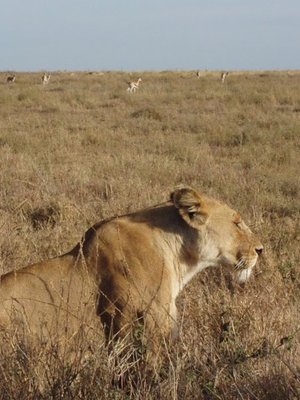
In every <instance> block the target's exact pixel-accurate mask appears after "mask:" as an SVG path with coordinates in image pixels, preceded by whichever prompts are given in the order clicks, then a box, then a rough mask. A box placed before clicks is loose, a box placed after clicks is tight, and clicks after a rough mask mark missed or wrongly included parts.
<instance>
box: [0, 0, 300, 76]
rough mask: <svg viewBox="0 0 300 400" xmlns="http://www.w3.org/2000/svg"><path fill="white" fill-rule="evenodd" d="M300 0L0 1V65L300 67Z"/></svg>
mask: <svg viewBox="0 0 300 400" xmlns="http://www.w3.org/2000/svg"><path fill="white" fill-rule="evenodd" d="M299 43H300V0H285V1H279V0H247V1H246V0H173V1H172V0H152V1H145V0H106V1H104V0H98V1H97V0H91V1H89V0H51V1H50V0H7V1H6V0H5V1H4V0H0V48H1V57H0V70H2V71H5V70H12V71H13V70H15V71H40V70H48V71H53V70H125V71H141V70H167V69H171V70H178V69H179V70H191V69H209V70H211V69H215V70H216V69H217V70H220V69H228V70H240V69H246V70H253V69H260V70H261V69H300V45H299Z"/></svg>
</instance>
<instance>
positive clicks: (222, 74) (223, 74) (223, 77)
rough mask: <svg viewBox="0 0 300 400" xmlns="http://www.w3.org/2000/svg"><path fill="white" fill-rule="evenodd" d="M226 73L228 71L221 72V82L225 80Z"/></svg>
mask: <svg viewBox="0 0 300 400" xmlns="http://www.w3.org/2000/svg"><path fill="white" fill-rule="evenodd" d="M228 74H229V72H222V73H221V81H222V83H224V82H225V79H226V78H227V76H228Z"/></svg>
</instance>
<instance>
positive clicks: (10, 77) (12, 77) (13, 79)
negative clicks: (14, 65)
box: [6, 75, 16, 83]
mask: <svg viewBox="0 0 300 400" xmlns="http://www.w3.org/2000/svg"><path fill="white" fill-rule="evenodd" d="M15 80H16V75H9V76H8V77H7V78H6V83H14V82H15Z"/></svg>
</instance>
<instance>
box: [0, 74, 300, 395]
mask: <svg viewBox="0 0 300 400" xmlns="http://www.w3.org/2000/svg"><path fill="white" fill-rule="evenodd" d="M7 75H8V74H6V73H4V72H3V73H0V188H1V190H0V233H1V234H0V272H1V273H4V272H7V271H10V270H15V269H19V268H21V267H22V266H25V265H28V264H31V263H34V262H37V261H40V260H43V259H47V258H50V257H53V256H56V255H58V254H62V253H64V252H66V251H68V250H70V249H71V248H72V247H73V246H74V245H75V244H76V243H77V242H78V241H79V240H80V238H81V237H82V235H83V233H84V232H85V231H86V230H87V228H88V227H90V226H91V225H92V224H94V223H95V222H97V221H100V220H101V219H103V218H106V217H110V216H113V215H118V214H123V213H127V212H130V211H134V210H137V209H141V208H143V207H147V206H150V205H152V204H156V203H159V202H162V201H165V200H167V199H168V197H169V194H170V192H171V191H172V190H173V189H174V187H175V186H176V185H178V184H187V185H190V186H192V187H195V188H196V189H198V190H199V191H202V192H203V193H205V194H208V195H210V196H213V197H216V198H218V199H221V200H222V201H224V202H226V203H228V204H229V205H231V207H232V208H234V209H236V210H238V211H239V212H240V213H241V214H242V216H243V217H244V219H245V220H246V222H247V223H248V224H249V225H250V226H251V228H252V230H254V231H255V232H256V233H257V234H258V235H259V236H260V238H261V240H262V242H263V244H264V246H265V254H264V256H263V259H262V260H260V262H259V264H258V265H257V267H256V269H255V274H254V275H253V277H252V278H251V280H250V281H249V282H248V283H247V284H246V285H245V286H244V287H238V286H237V285H236V284H234V283H233V282H232V281H231V280H230V278H229V277H228V275H227V273H226V271H221V270H207V271H205V272H203V273H201V274H199V275H198V276H197V277H196V278H195V279H194V280H193V281H192V282H191V283H190V284H189V285H188V286H187V287H186V288H185V290H184V292H183V293H182V295H180V297H179V299H178V306H179V309H180V318H181V321H182V322H181V327H182V329H181V335H180V341H179V343H178V344H177V346H176V348H175V349H166V351H169V359H170V362H169V367H168V368H166V370H165V371H164V373H163V374H161V376H160V378H157V380H156V381H155V382H152V383H149V382H147V380H146V381H143V380H141V384H140V385H139V386H138V387H137V388H134V389H132V391H131V393H127V394H125V393H124V392H122V391H120V390H119V389H118V388H117V387H113V386H112V385H111V379H112V370H113V367H112V365H113V364H112V361H111V360H110V359H109V356H108V355H107V352H106V350H105V347H104V344H103V337H102V335H101V332H100V333H99V347H98V349H96V350H95V351H94V352H93V356H92V357H91V358H90V360H89V363H88V364H87V365H85V366H84V367H82V364H81V363H73V364H72V365H70V364H68V363H67V362H66V361H65V360H62V359H60V358H59V357H56V356H55V353H54V352H53V354H51V357H50V356H49V357H48V358H47V362H46V363H45V362H44V363H43V364H42V365H39V367H38V368H37V364H38V361H39V356H38V355H39V354H40V353H37V352H36V351H34V350H33V349H28V348H27V347H26V346H25V347H22V345H19V346H17V347H15V345H13V344H11V346H10V345H9V344H6V345H5V346H2V348H1V350H0V353H1V367H0V398H1V399H14V398H18V399H52V398H55V399H56V398H57V399H58V398H67V399H69V398H70V399H73V398H74V399H75V398H76V399H78V398H79V399H102V398H103V399H121V398H134V399H146V400H148V399H158V398H159V399H160V398H161V399H205V400H208V399H209V400H210V399H247V400H248V399H251V400H252V399H253V400H254V399H255V400H256V399H259V400H263V399H272V400H277V399H278V400H282V399H298V398H300V368H299V366H300V345H299V342H300V318H299V317H300V268H299V261H300V251H299V248H300V222H299V215H300V185H299V183H300V181H299V171H300V157H299V150H300V139H299V138H300V72H298V71H272V72H268V71H262V72H231V73H230V74H229V75H228V77H227V79H226V80H225V82H224V83H222V82H221V80H220V73H217V72H210V71H205V72H203V73H202V74H201V76H200V78H199V79H198V78H197V76H196V73H195V72H193V71H176V72H172V71H163V72H138V73H132V74H128V73H124V72H104V73H91V72H73V73H70V72H56V73H52V76H51V79H50V81H49V83H48V85H44V86H43V85H42V84H41V76H42V73H40V74H38V73H17V74H16V81H15V82H14V83H11V84H8V83H6V77H7ZM138 77H141V78H142V83H141V85H140V87H139V88H138V90H137V91H136V93H131V94H130V93H128V92H127V91H126V89H127V83H126V82H128V81H129V80H136V79H137V78H138ZM40 352H42V349H40ZM37 354H38V355H37ZM40 364H41V363H40ZM40 376H43V382H44V383H43V389H42V390H41V389H40V383H39V379H40Z"/></svg>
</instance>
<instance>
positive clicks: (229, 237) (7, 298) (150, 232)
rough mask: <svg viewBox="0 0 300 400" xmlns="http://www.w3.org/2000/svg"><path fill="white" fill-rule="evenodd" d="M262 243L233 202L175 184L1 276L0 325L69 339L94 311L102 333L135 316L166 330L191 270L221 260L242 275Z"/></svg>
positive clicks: (118, 330) (123, 326) (118, 331)
mask: <svg viewBox="0 0 300 400" xmlns="http://www.w3.org/2000/svg"><path fill="white" fill-rule="evenodd" d="M261 251H262V245H261V244H260V242H259V241H258V239H257V238H256V237H255V236H254V234H253V233H252V232H251V231H250V229H249V228H248V227H247V226H246V225H245V223H244V222H243V221H242V220H241V218H240V216H239V215H238V214H237V213H236V212H235V211H234V210H232V209H231V208H229V207H228V206H227V205H225V204H223V203H220V202H218V201H216V200H214V199H212V198H209V197H206V196H203V195H201V194H199V193H198V192H196V191H195V190H193V189H191V188H188V187H181V188H177V189H176V190H175V191H174V192H173V193H172V194H171V200H170V201H168V202H166V203H163V204H161V205H158V206H155V207H151V208H147V209H144V210H142V211H138V212H135V213H132V214H129V215H124V216H120V217H114V218H112V219H109V220H105V221H102V222H100V223H98V224H96V225H94V226H93V227H92V228H90V229H89V230H88V231H87V232H86V234H85V236H84V238H83V240H82V242H81V243H79V244H78V245H77V246H76V247H75V248H74V249H73V250H72V251H70V252H69V253H67V254H65V255H63V256H60V257H57V258H55V259H52V260H49V261H44V262H41V263H37V264H35V265H32V266H28V267H25V268H23V269H21V270H19V271H17V272H11V273H8V274H6V275H4V276H2V278H1V285H0V302H1V303H0V325H1V326H8V325H10V324H12V323H13V326H17V325H18V322H19V321H22V322H23V327H24V326H25V328H26V331H27V332H29V333H32V334H38V335H39V336H41V335H46V336H47V335H49V334H50V335H54V334H56V335H64V337H66V338H67V339H68V340H69V338H70V337H73V336H74V335H76V333H78V332H79V331H80V329H81V327H82V326H84V327H85V328H88V327H92V326H93V323H94V322H95V321H97V320H99V318H97V316H98V317H100V319H101V321H102V323H103V325H104V328H105V333H106V337H107V338H108V339H109V338H110V337H111V336H112V335H117V336H125V335H126V334H127V332H128V331H129V330H128V328H130V329H131V328H132V323H135V322H137V323H138V324H140V325H142V326H143V329H144V328H145V329H146V330H147V331H149V332H150V331H151V332H156V333H157V332H159V333H160V334H162V335H163V336H164V337H167V336H169V334H170V333H172V330H174V328H175V327H176V305H175V299H176V297H177V295H178V293H179V292H180V291H181V290H182V288H183V287H184V285H185V284H186V283H187V282H188V281H189V280H190V279H191V278H192V277H193V276H194V275H195V274H196V273H197V272H199V271H201V270H203V269H204V268H206V267H209V266H219V265H226V266H228V267H231V268H232V270H234V269H237V273H238V274H239V277H240V279H241V280H242V281H243V280H245V279H247V278H248V277H249V275H250V272H251V270H252V268H253V267H254V265H255V263H256V261H257V257H258V254H259V253H260V252H261ZM66 327H67V328H66ZM155 336H157V334H156V335H155ZM51 337H53V336H51Z"/></svg>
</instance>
